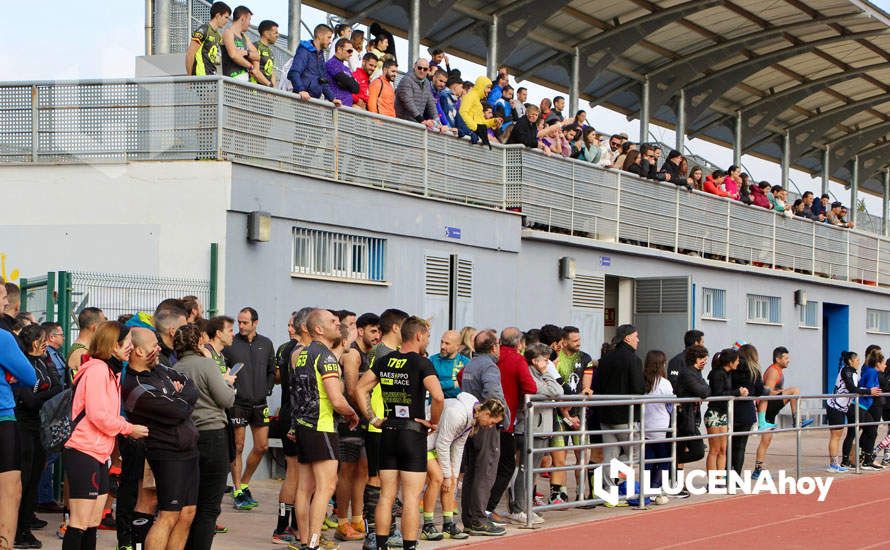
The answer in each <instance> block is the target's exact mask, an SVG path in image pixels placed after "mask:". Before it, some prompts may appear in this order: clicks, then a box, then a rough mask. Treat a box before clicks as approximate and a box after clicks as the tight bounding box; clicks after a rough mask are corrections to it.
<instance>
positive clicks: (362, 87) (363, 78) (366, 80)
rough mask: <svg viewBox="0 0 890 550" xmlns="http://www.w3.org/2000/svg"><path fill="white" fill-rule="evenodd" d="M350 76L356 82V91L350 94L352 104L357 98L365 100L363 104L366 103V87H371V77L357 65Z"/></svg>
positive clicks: (356, 101)
mask: <svg viewBox="0 0 890 550" xmlns="http://www.w3.org/2000/svg"><path fill="white" fill-rule="evenodd" d="M352 78H354V79H355V81H356V82H358V93H357V94H352V103H353V105H354V104H356V103H358V102H359V100H362V101H364V102H365V105H367V104H368V88H370V87H371V77H370V75H368V73H366V72H365V70H364V69H362V68H361V67H359V68H358V69H356V70H355V71H353V73H352Z"/></svg>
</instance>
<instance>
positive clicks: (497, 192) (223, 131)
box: [0, 76, 890, 285]
mask: <svg viewBox="0 0 890 550" xmlns="http://www.w3.org/2000/svg"><path fill="white" fill-rule="evenodd" d="M0 117H2V119H3V120H4V124H3V125H2V127H0V163H54V164H58V163H96V162H125V161H131V160H204V159H216V160H230V161H234V162H238V163H242V164H249V165H254V166H260V167H263V168H269V169H273V170H280V171H284V172H289V173H294V174H302V175H307V176H311V177H315V178H324V179H329V180H333V181H338V182H345V183H352V184H360V185H366V186H373V187H378V188H382V189H387V190H393V191H400V192H405V193H411V194H415V195H422V196H426V197H432V198H441V199H447V200H451V201H456V202H461V203H465V204H474V205H480V206H486V207H491V208H498V209H512V210H518V211H521V212H522V213H523V214H524V216H525V217H526V218H527V221H528V222H529V224H531V225H532V226H534V227H537V228H540V229H545V230H552V231H558V232H562V233H569V234H573V235H579V236H585V237H591V238H594V239H598V240H604V241H612V242H619V241H620V242H625V243H629V244H634V245H638V246H645V247H649V248H657V249H662V250H670V251H675V252H678V253H683V254H696V255H699V256H703V257H706V258H710V259H716V260H723V261H730V262H734V263H741V264H749V265H757V266H762V267H774V268H776V269H783V270H789V271H796V272H799V273H804V274H812V275H816V276H822V277H829V278H833V279H839V280H848V281H856V282H861V283H863V284H868V285H876V284H883V285H890V239H885V238H882V237H878V236H876V235H872V234H868V233H863V232H861V231H858V230H848V229H842V228H838V227H834V226H830V225H826V224H822V223H814V222H812V221H810V220H806V219H801V218H788V217H785V216H782V215H777V214H775V213H774V212H772V211H768V210H764V209H762V208H758V207H754V206H747V205H744V204H741V203H739V202H737V201H732V200H729V199H726V198H721V197H716V196H713V195H709V194H706V193H701V192H697V191H692V192H689V191H686V190H685V189H684V188H679V187H677V186H675V185H673V184H670V183H659V182H653V181H651V180H644V179H640V178H639V177H637V176H635V175H633V174H628V173H625V172H619V171H616V170H605V169H601V168H598V167H595V166H593V165H591V164H590V163H586V162H582V161H577V160H572V159H565V158H561V157H556V156H546V155H544V154H542V153H541V152H539V151H536V150H528V149H525V148H523V147H521V146H513V145H510V146H501V145H497V144H495V145H493V147H492V148H491V149H488V148H486V147H483V146H474V145H471V144H470V143H468V142H466V141H465V140H459V139H454V138H452V137H448V136H444V135H441V134H438V133H434V132H430V131H428V130H426V128H425V127H423V126H421V125H419V124H417V123H414V122H408V121H404V120H397V119H393V118H388V117H383V116H380V115H376V114H373V113H368V112H366V111H361V110H357V109H351V108H339V109H334V108H333V106H332V105H331V104H329V103H326V102H323V101H317V100H310V101H302V100H300V99H298V98H297V97H296V96H294V95H293V94H290V93H287V92H282V91H279V90H273V89H270V88H266V87H263V86H258V85H255V84H250V83H243V82H237V81H234V80H232V79H228V78H224V77H219V76H210V77H171V78H152V79H128V80H110V81H100V80H84V81H65V82H62V81H59V82H53V81H48V82H29V83H22V82H13V83H0Z"/></svg>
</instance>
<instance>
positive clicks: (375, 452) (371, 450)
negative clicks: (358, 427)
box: [365, 432, 383, 477]
mask: <svg viewBox="0 0 890 550" xmlns="http://www.w3.org/2000/svg"><path fill="white" fill-rule="evenodd" d="M382 437H383V434H382V433H380V432H365V455H366V456H367V457H368V476H370V477H376V476H377V475H379V474H380V439H381V438H382Z"/></svg>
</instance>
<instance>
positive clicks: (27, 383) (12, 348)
mask: <svg viewBox="0 0 890 550" xmlns="http://www.w3.org/2000/svg"><path fill="white" fill-rule="evenodd" d="M10 380H14V381H13V382H10ZM36 383H37V375H36V373H35V372H34V368H33V367H32V366H31V363H30V362H29V361H28V358H27V357H25V354H24V353H22V350H21V348H19V344H18V342H16V339H15V337H14V336H13V335H12V333H11V332H8V331H6V330H2V329H0V420H4V419H11V418H15V397H14V396H13V393H12V386H13V385H19V384H21V385H22V386H24V387H30V388H33V387H34V385H35V384H36Z"/></svg>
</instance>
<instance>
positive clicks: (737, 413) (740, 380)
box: [732, 359, 769, 431]
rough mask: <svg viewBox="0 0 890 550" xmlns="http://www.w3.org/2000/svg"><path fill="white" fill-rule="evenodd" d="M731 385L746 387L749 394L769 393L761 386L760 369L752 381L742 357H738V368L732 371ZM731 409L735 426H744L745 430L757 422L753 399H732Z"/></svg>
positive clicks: (762, 394) (758, 395) (757, 395)
mask: <svg viewBox="0 0 890 550" xmlns="http://www.w3.org/2000/svg"><path fill="white" fill-rule="evenodd" d="M732 386H733V387H734V388H747V389H748V395H749V396H755V397H760V396H764V395H769V390H768V389H766V388H764V387H763V376H762V375H761V374H760V371H759V370H758V371H756V372H755V377H754V380H753V381H752V380H751V376H750V374H748V368H747V366H746V364H745V360H744V359H739V366H738V368H736V369H735V370H734V371H732ZM733 411H734V412H733V423H734V424H735V425H736V426H740V427H744V428H745V430H746V431H747V429H748V428H750V427H751V426H752V425H754V423H755V422H757V410H756V409H755V405H754V401H753V400H745V401H733Z"/></svg>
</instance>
